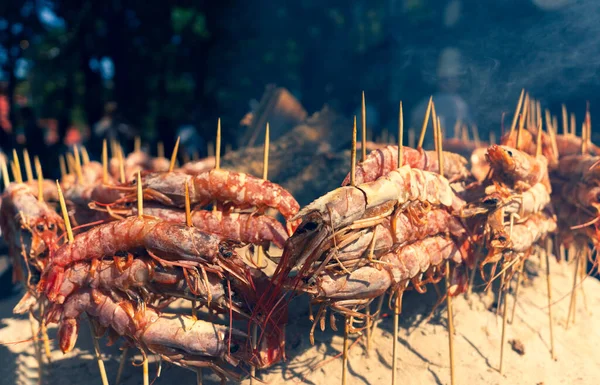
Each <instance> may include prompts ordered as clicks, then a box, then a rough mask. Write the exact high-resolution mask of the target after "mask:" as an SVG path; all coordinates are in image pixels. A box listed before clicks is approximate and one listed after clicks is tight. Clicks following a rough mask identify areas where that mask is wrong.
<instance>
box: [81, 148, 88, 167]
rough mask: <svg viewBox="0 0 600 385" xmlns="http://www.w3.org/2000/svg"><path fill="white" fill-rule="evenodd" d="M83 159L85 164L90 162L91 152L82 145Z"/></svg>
mask: <svg viewBox="0 0 600 385" xmlns="http://www.w3.org/2000/svg"><path fill="white" fill-rule="evenodd" d="M81 161H82V162H83V164H84V165H86V164H88V163H90V154H88V151H87V148H85V146H81Z"/></svg>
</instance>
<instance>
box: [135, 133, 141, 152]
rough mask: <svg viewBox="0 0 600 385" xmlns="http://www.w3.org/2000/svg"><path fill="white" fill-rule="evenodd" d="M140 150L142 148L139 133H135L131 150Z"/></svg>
mask: <svg viewBox="0 0 600 385" xmlns="http://www.w3.org/2000/svg"><path fill="white" fill-rule="evenodd" d="M141 150H142V139H141V138H140V136H139V135H136V136H135V139H134V142H133V151H134V152H140V151H141Z"/></svg>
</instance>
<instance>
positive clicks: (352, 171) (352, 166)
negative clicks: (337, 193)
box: [350, 115, 356, 186]
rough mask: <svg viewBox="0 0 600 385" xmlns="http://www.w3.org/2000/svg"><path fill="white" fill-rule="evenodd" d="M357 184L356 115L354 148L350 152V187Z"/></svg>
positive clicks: (353, 129)
mask: <svg viewBox="0 0 600 385" xmlns="http://www.w3.org/2000/svg"><path fill="white" fill-rule="evenodd" d="M355 184H356V115H354V125H353V126H352V147H351V150H350V185H352V186H354V185H355Z"/></svg>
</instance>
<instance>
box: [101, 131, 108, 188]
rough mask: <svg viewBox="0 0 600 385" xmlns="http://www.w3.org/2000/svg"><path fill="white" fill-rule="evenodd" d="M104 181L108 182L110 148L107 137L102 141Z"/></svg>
mask: <svg viewBox="0 0 600 385" xmlns="http://www.w3.org/2000/svg"><path fill="white" fill-rule="evenodd" d="M102 183H103V184H105V185H106V184H108V149H107V148H106V139H104V140H103V141H102Z"/></svg>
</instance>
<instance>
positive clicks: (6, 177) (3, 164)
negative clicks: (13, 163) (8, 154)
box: [0, 157, 10, 189]
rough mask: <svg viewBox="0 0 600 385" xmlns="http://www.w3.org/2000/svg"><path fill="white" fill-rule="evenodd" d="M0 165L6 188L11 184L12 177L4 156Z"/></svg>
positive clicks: (0, 159) (0, 158)
mask: <svg viewBox="0 0 600 385" xmlns="http://www.w3.org/2000/svg"><path fill="white" fill-rule="evenodd" d="M0 167H1V168H2V181H3V182H4V189H6V188H7V187H8V185H9V184H10V177H9V175H8V168H7V167H6V160H5V158H4V157H0Z"/></svg>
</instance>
